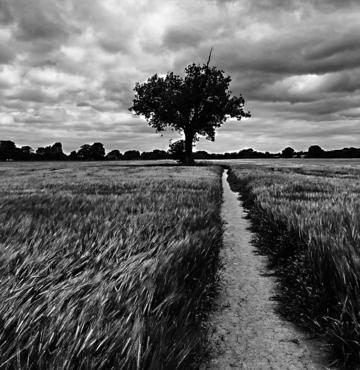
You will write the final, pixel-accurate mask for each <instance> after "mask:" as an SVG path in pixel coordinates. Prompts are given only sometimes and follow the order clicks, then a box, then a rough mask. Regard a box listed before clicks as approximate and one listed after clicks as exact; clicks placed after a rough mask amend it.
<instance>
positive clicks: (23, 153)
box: [0, 140, 360, 161]
mask: <svg viewBox="0 0 360 370" xmlns="http://www.w3.org/2000/svg"><path fill="white" fill-rule="evenodd" d="M240 158H360V148H344V149H337V150H329V151H326V150H323V149H322V148H321V147H320V146H318V145H313V146H310V147H309V149H308V151H306V152H304V151H300V152H296V151H295V150H294V149H293V148H291V147H287V148H285V149H284V150H283V151H282V152H281V153H269V152H265V153H263V152H258V151H256V150H253V149H251V148H250V149H243V150H240V151H238V152H227V153H222V154H219V153H208V152H206V151H197V152H195V153H194V159H240ZM157 159H176V157H174V154H173V153H172V152H171V151H165V150H159V149H154V150H153V151H151V152H142V153H140V152H139V151H138V150H128V151H125V152H124V153H121V152H120V151H119V150H117V149H116V150H111V151H110V152H108V153H106V152H105V148H104V145H103V144H102V143H93V144H84V145H82V146H81V147H80V149H79V150H77V151H75V150H74V151H72V152H71V153H70V154H69V155H67V154H65V153H64V152H63V149H62V144H61V143H55V144H53V145H49V146H46V147H39V148H37V149H36V150H34V149H33V148H31V147H30V146H22V147H17V146H16V145H15V143H14V142H13V141H10V140H4V141H0V161H9V160H14V161H67V160H70V161H102V160H109V161H116V160H157Z"/></svg>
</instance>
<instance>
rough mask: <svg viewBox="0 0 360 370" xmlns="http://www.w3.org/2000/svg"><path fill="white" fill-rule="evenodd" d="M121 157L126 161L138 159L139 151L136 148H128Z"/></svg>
mask: <svg viewBox="0 0 360 370" xmlns="http://www.w3.org/2000/svg"><path fill="white" fill-rule="evenodd" d="M123 159H125V160H127V161H131V160H137V159H140V152H139V151H138V150H128V151H126V152H125V153H124V156H123Z"/></svg>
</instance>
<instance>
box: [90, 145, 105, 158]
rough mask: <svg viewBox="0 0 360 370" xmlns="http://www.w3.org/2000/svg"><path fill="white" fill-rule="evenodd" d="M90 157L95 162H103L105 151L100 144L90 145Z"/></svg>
mask: <svg viewBox="0 0 360 370" xmlns="http://www.w3.org/2000/svg"><path fill="white" fill-rule="evenodd" d="M91 156H92V159H93V160H95V161H100V160H103V159H104V157H105V149H104V145H103V144H102V143H94V144H93V145H91Z"/></svg>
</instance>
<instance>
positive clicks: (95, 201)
mask: <svg viewBox="0 0 360 370" xmlns="http://www.w3.org/2000/svg"><path fill="white" fill-rule="evenodd" d="M220 174H221V169H220V168H218V167H208V168H205V167H201V168H200V167H198V168H191V167H190V168H180V167H177V166H173V167H171V166H170V167H165V166H164V167H121V166H118V165H109V164H98V163H86V164H77V163H75V164H66V163H64V164H56V163H55V164H54V163H52V164H26V165H24V164H20V165H19V167H17V164H11V165H9V164H6V166H5V165H4V166H3V168H2V174H1V178H0V251H1V257H0V276H1V288H0V325H1V334H0V359H1V364H0V368H2V369H13V368H19V369H20V368H24V369H25V368H26V369H51V368H59V366H60V368H64V369H89V368H92V369H110V368H122V369H136V368H148V369H161V368H175V367H176V366H179V367H181V365H182V364H186V361H187V359H188V357H189V356H190V355H192V354H193V351H194V349H196V348H197V347H196V346H197V340H198V338H197V337H196V336H195V335H194V331H196V330H198V328H199V325H200V316H201V315H200V314H201V312H200V311H201V305H202V302H203V299H204V296H205V295H206V294H207V289H208V287H209V284H211V281H212V278H213V276H214V272H215V270H216V265H217V255H218V249H219V246H220V243H221V220H220V215H219V209H220V205H221V179H220ZM184 366H185V365H184Z"/></svg>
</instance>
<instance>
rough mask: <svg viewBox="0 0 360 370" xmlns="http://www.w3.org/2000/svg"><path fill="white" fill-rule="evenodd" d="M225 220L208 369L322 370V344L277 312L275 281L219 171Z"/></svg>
mask: <svg viewBox="0 0 360 370" xmlns="http://www.w3.org/2000/svg"><path fill="white" fill-rule="evenodd" d="M223 176H224V177H223V188H224V201H223V209H222V217H223V219H224V221H225V223H226V226H225V233H224V248H223V251H222V256H221V257H222V262H223V264H224V266H223V269H222V272H221V281H222V282H221V284H222V286H221V289H220V290H221V293H220V295H219V298H218V307H217V309H216V311H215V312H214V313H213V315H212V317H211V318H210V323H211V330H210V346H211V357H212V358H211V360H210V361H209V363H208V364H207V366H204V367H203V368H206V369H211V370H213V369H218V370H226V369H247V370H275V369H276V370H277V369H279V370H287V369H289V370H290V369H294V370H295V369H299V370H300V369H301V370H305V369H326V367H325V366H323V365H321V364H324V363H326V362H325V358H324V356H325V355H324V353H322V351H321V348H320V344H319V343H318V342H315V341H310V340H309V339H308V338H307V335H306V334H304V333H302V332H300V331H299V330H298V329H296V328H295V327H294V326H293V325H292V324H290V323H289V322H286V321H284V320H283V319H282V318H280V317H279V316H278V315H277V314H276V313H275V307H276V302H274V301H273V300H272V299H271V297H272V296H273V295H274V288H275V281H274V278H273V277H271V276H269V270H268V269H267V267H266V257H263V256H259V255H257V254H256V253H255V250H254V247H253V246H252V245H251V243H250V240H251V232H250V231H249V230H248V228H249V226H250V225H249V220H247V219H246V218H245V216H246V213H245V211H244V209H243V207H242V205H241V202H240V201H239V200H238V199H237V198H238V194H236V193H234V192H232V191H231V190H230V187H229V184H228V182H227V179H226V177H227V175H226V174H224V175H223Z"/></svg>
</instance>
